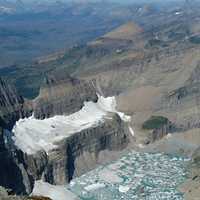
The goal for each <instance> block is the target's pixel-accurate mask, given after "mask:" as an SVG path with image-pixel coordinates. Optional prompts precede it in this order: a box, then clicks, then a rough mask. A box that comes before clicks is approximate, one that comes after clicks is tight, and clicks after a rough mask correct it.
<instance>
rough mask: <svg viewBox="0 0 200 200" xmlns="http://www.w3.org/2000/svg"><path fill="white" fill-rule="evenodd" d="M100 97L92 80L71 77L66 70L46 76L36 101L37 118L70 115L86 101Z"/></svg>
mask: <svg viewBox="0 0 200 200" xmlns="http://www.w3.org/2000/svg"><path fill="white" fill-rule="evenodd" d="M97 99H98V97H97V95H96V90H95V88H94V87H93V84H92V82H86V81H83V80H79V79H76V78H72V77H69V76H68V75H67V74H65V73H64V72H62V73H55V74H53V75H50V76H48V77H47V78H46V80H45V83H44V84H43V86H42V87H41V89H40V94H39V96H38V97H37V98H36V99H35V101H34V116H35V117H36V118H37V119H44V118H49V117H52V116H55V115H63V114H66V115H69V114H72V113H74V112H77V111H78V110H80V109H81V108H82V107H83V105H84V102H85V101H94V102H96V101H97Z"/></svg>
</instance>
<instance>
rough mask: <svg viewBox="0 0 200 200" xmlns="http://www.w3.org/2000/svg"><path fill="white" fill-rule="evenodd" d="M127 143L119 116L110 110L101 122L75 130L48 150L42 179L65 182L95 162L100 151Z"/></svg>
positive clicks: (93, 166)
mask: <svg viewBox="0 0 200 200" xmlns="http://www.w3.org/2000/svg"><path fill="white" fill-rule="evenodd" d="M128 143H129V135H128V130H127V127H126V125H125V123H124V122H123V121H121V119H120V117H119V116H118V115H116V114H113V115H112V114H111V115H110V117H109V118H107V119H105V122H104V123H101V124H99V126H97V127H91V128H89V129H86V130H83V131H81V132H79V133H76V134H74V135H72V136H70V137H69V138H66V139H65V140H63V141H62V142H59V145H58V148H57V149H55V150H53V151H52V152H50V153H49V163H48V166H47V168H46V171H45V174H44V179H45V181H47V182H49V183H51V184H66V183H68V182H69V181H70V180H71V179H72V178H74V177H76V176H80V175H82V174H84V173H86V172H88V171H89V170H91V169H93V168H95V167H96V166H97V165H98V155H99V154H100V153H101V151H104V150H108V151H119V150H122V149H124V148H125V147H127V145H128Z"/></svg>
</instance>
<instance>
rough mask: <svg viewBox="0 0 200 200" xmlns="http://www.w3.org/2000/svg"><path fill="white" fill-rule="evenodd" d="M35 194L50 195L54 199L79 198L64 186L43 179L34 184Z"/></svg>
mask: <svg viewBox="0 0 200 200" xmlns="http://www.w3.org/2000/svg"><path fill="white" fill-rule="evenodd" d="M32 195H33V196H44V197H49V198H51V199H52V200H78V199H79V198H78V197H77V196H76V195H75V194H73V193H72V192H70V191H69V190H67V189H66V188H65V187H64V186H55V185H51V184H49V183H45V182H43V181H41V180H39V181H36V182H35V184H34V188H33V192H32Z"/></svg>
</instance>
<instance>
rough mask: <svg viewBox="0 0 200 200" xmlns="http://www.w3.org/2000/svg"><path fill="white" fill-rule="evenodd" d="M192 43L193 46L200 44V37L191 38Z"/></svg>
mask: <svg viewBox="0 0 200 200" xmlns="http://www.w3.org/2000/svg"><path fill="white" fill-rule="evenodd" d="M190 42H191V43H193V44H200V36H193V37H191V38H190Z"/></svg>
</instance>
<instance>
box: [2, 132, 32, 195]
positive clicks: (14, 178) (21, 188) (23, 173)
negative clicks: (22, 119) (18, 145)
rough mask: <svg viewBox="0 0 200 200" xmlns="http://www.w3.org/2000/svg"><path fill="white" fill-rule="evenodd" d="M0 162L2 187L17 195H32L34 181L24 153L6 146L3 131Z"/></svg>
mask: <svg viewBox="0 0 200 200" xmlns="http://www.w3.org/2000/svg"><path fill="white" fill-rule="evenodd" d="M0 162H1V165H0V177H1V178H0V185H1V186H4V187H5V188H9V189H11V190H13V191H14V192H15V193H16V194H26V193H30V192H31V190H32V187H33V179H32V178H31V177H30V176H29V175H28V173H27V170H26V166H25V163H24V162H23V153H22V152H21V151H18V150H16V149H15V148H10V146H9V147H8V146H7V144H5V142H4V133H3V129H1V132H0Z"/></svg>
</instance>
